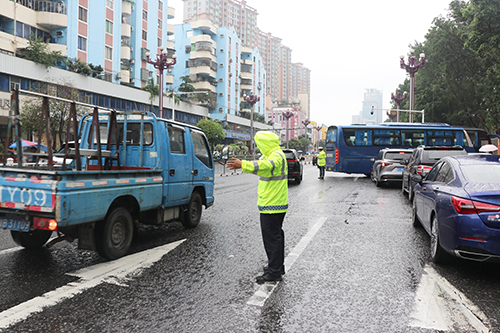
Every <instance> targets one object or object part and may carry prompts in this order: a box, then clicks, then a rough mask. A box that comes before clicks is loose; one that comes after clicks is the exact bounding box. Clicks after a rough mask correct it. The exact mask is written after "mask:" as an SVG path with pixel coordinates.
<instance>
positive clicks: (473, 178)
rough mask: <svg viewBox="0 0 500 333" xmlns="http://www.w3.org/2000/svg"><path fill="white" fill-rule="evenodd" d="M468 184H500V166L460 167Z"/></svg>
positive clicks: (476, 165)
mask: <svg viewBox="0 0 500 333" xmlns="http://www.w3.org/2000/svg"><path fill="white" fill-rule="evenodd" d="M460 169H461V170H462V173H463V174H464V177H465V179H466V180H467V181H468V182H470V183H481V184H500V164H493V163H492V164H471V165H462V166H460Z"/></svg>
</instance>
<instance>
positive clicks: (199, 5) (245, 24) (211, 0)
mask: <svg viewBox="0 0 500 333" xmlns="http://www.w3.org/2000/svg"><path fill="white" fill-rule="evenodd" d="M183 2H184V14H183V22H184V23H187V22H190V21H198V20H210V21H211V22H212V23H213V24H215V25H216V26H218V27H228V28H231V27H234V29H235V31H236V33H237V34H238V36H239V37H240V39H241V43H242V45H243V46H247V47H250V48H255V47H257V46H258V42H257V40H258V29H257V15H258V13H257V10H256V9H255V8H252V7H250V6H248V5H247V2H246V1H244V0H242V1H235V0H183Z"/></svg>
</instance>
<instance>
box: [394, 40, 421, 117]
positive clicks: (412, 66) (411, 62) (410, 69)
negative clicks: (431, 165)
mask: <svg viewBox="0 0 500 333" xmlns="http://www.w3.org/2000/svg"><path fill="white" fill-rule="evenodd" d="M413 53H415V50H410V56H409V57H408V64H405V60H404V56H401V57H399V58H400V59H401V60H400V62H399V64H400V67H401V69H405V70H406V72H407V73H409V74H410V121H409V122H410V123H413V112H411V111H412V110H414V109H415V73H416V72H418V70H419V69H420V68H422V67H424V64H425V54H423V53H421V54H420V61H419V63H418V64H417V58H416V57H415V56H414V55H413Z"/></svg>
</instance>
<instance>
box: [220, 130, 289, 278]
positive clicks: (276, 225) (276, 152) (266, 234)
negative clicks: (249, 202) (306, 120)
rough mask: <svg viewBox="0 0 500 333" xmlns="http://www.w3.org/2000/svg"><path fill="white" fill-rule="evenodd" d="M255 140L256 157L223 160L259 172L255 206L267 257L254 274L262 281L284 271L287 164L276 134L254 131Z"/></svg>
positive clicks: (229, 164) (236, 166) (246, 169)
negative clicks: (247, 159)
mask: <svg viewBox="0 0 500 333" xmlns="http://www.w3.org/2000/svg"><path fill="white" fill-rule="evenodd" d="M255 144H256V145H257V147H258V148H259V149H260V151H261V153H262V157H261V158H260V159H259V160H257V161H245V160H243V161H242V160H239V159H237V158H233V159H232V160H229V161H227V166H228V167H229V169H230V170H234V169H239V168H241V169H242V171H243V172H245V173H251V174H254V175H257V176H260V179H259V186H258V190H257V193H258V197H259V198H258V200H257V207H258V209H259V212H260V227H261V231H262V240H263V242H264V249H265V250H266V254H267V259H268V261H267V266H266V267H264V274H263V275H260V276H257V278H256V281H257V283H259V284H262V283H264V282H268V281H281V280H282V275H283V274H285V265H284V263H285V233H284V232H283V229H282V227H283V220H284V219H285V214H286V212H287V210H288V177H287V175H288V166H287V163H286V156H285V154H284V153H283V151H282V150H281V148H280V146H279V137H278V136H277V135H276V134H274V133H273V132H268V131H261V132H257V134H255Z"/></svg>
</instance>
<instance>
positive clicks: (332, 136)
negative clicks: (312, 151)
mask: <svg viewBox="0 0 500 333" xmlns="http://www.w3.org/2000/svg"><path fill="white" fill-rule="evenodd" d="M326 142H327V143H337V129H336V128H335V129H331V130H329V131H328V132H326Z"/></svg>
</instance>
